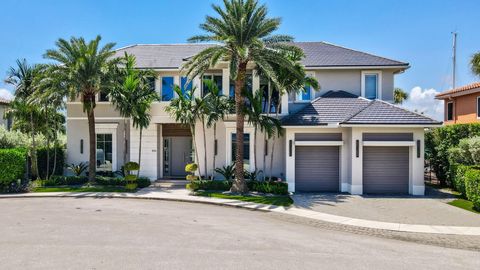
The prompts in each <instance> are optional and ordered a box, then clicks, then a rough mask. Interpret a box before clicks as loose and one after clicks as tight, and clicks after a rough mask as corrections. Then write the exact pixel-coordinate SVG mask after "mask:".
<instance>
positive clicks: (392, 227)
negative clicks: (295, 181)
mask: <svg viewBox="0 0 480 270" xmlns="http://www.w3.org/2000/svg"><path fill="white" fill-rule="evenodd" d="M151 193H153V192H150V194H141V193H140V194H139V193H96V192H84V193H83V192H82V193H71V192H55V193H53V192H51V193H24V194H7V195H0V199H8V198H97V199H101V198H105V199H142V200H162V201H175V202H187V203H202V204H210V205H219V206H227V207H234V208H243V209H248V210H254V211H262V212H275V213H281V214H286V215H291V216H297V217H302V218H308V219H313V220H317V221H323V222H330V223H336V224H341V225H348V226H354V227H363V228H370V229H380V230H388V231H397V232H409V233H426V234H444V235H465V236H480V227H466V226H443V225H418V224H403V223H393V222H382V221H373V220H365V219H357V218H350V217H345V216H337V215H332V214H327V213H323V212H318V211H313V210H308V209H302V208H297V207H288V208H285V207H283V206H274V205H267V204H257V203H251V202H244V201H238V200H230V199H219V198H208V197H196V196H188V195H180V196H178V195H165V194H162V193H160V192H158V193H157V194H155V196H153V195H151ZM182 196H183V198H182Z"/></svg>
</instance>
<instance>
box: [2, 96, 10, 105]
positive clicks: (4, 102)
mask: <svg viewBox="0 0 480 270" xmlns="http://www.w3.org/2000/svg"><path fill="white" fill-rule="evenodd" d="M0 104H10V100H8V99H4V98H1V97H0Z"/></svg>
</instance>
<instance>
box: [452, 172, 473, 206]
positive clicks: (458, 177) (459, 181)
mask: <svg viewBox="0 0 480 270" xmlns="http://www.w3.org/2000/svg"><path fill="white" fill-rule="evenodd" d="M451 168H452V170H455V174H454V177H453V178H452V186H453V188H454V189H455V190H456V191H458V192H460V193H461V194H462V196H463V197H465V198H466V197H467V196H466V192H465V173H466V172H467V171H468V170H470V169H471V167H470V166H467V165H461V164H456V165H452V166H451Z"/></svg>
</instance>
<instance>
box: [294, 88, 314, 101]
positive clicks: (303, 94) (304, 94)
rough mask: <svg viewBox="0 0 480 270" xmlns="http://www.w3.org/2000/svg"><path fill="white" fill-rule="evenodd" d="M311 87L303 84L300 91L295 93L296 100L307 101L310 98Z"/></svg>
mask: <svg viewBox="0 0 480 270" xmlns="http://www.w3.org/2000/svg"><path fill="white" fill-rule="evenodd" d="M311 92H312V91H311V88H310V86H304V87H303V89H302V90H301V91H299V92H298V93H297V100H299V101H307V100H310V99H311V98H312V93H311Z"/></svg>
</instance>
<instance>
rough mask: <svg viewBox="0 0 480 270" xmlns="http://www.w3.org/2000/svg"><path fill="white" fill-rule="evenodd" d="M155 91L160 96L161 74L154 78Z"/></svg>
mask: <svg viewBox="0 0 480 270" xmlns="http://www.w3.org/2000/svg"><path fill="white" fill-rule="evenodd" d="M155 91H157V93H158V94H159V95H160V96H162V77H161V76H158V77H157V78H156V79H155Z"/></svg>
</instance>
